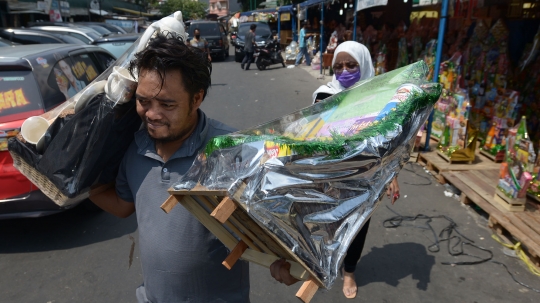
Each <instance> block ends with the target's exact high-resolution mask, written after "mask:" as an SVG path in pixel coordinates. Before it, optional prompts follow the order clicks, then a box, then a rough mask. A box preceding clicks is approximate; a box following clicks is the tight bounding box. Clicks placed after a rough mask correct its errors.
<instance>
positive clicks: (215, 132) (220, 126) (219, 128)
mask: <svg viewBox="0 0 540 303" xmlns="http://www.w3.org/2000/svg"><path fill="white" fill-rule="evenodd" d="M207 123H208V127H209V128H208V134H209V135H210V136H211V137H214V136H220V135H225V134H230V133H233V132H235V131H237V129H235V128H234V127H231V126H228V125H226V124H225V123H223V122H220V121H218V120H214V119H211V118H208V122H207Z"/></svg>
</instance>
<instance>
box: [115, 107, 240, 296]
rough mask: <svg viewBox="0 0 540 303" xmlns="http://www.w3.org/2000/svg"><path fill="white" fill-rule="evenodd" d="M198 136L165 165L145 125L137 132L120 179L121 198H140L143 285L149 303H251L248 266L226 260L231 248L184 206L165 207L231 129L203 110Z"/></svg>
mask: <svg viewBox="0 0 540 303" xmlns="http://www.w3.org/2000/svg"><path fill="white" fill-rule="evenodd" d="M198 114H199V122H198V124H197V128H196V130H195V131H194V132H193V134H192V135H191V136H190V137H189V138H188V139H187V140H186V141H185V142H184V144H182V146H181V147H180V149H178V150H177V151H176V152H175V153H174V155H173V156H172V157H171V158H170V159H169V160H168V161H167V162H166V163H164V162H163V160H162V158H161V157H160V156H159V155H158V154H157V152H156V149H155V144H154V141H153V140H152V139H151V138H150V137H149V136H148V133H147V131H146V129H143V130H140V131H139V132H137V133H136V134H135V140H134V142H133V143H132V144H131V146H130V147H129V149H128V151H127V152H126V154H125V156H124V159H123V160H122V164H121V166H120V171H119V173H118V177H117V180H116V192H117V193H118V196H119V197H120V198H122V199H123V200H126V201H128V202H135V209H136V215H137V223H138V226H139V249H140V252H141V264H142V270H143V280H144V284H143V286H141V287H140V288H139V289H137V298H138V300H139V302H140V303H142V302H144V303H147V302H155V303H157V302H159V303H161V302H205V303H206V302H249V267H248V264H247V262H244V261H238V262H237V263H236V264H235V265H234V267H233V268H232V270H230V271H229V270H227V269H226V268H225V267H224V266H223V265H222V264H221V263H222V262H223V260H225V258H226V257H227V255H228V253H229V251H228V249H227V248H226V247H225V246H224V245H223V244H222V243H221V242H220V241H219V240H218V239H217V238H216V237H214V236H213V235H212V234H211V233H210V232H209V231H208V230H207V229H206V228H205V227H204V226H203V225H202V224H201V223H199V221H198V220H197V219H196V218H195V217H194V216H193V215H191V213H190V212H189V211H187V210H186V209H185V208H184V207H182V206H181V205H180V204H178V205H176V207H174V208H173V210H172V211H171V212H170V213H169V214H166V213H165V212H163V210H161V208H160V205H161V204H162V203H163V202H164V201H165V200H166V199H167V198H168V196H169V194H168V193H167V189H169V188H170V187H171V186H172V185H173V183H174V182H176V181H177V180H178V179H179V178H180V177H181V176H182V175H183V174H184V173H186V171H187V170H188V169H189V168H190V167H191V164H192V163H193V160H194V159H195V157H196V155H197V153H198V151H199V150H201V149H202V148H204V146H205V145H206V143H207V142H208V140H209V139H210V138H212V137H214V136H217V135H222V134H226V133H230V132H232V131H234V130H233V129H232V128H230V127H228V126H226V125H224V124H222V123H221V122H218V121H215V120H212V119H209V118H207V117H206V115H205V114H204V113H203V112H202V111H201V110H199V111H198Z"/></svg>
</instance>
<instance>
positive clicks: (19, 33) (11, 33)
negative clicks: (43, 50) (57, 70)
mask: <svg viewBox="0 0 540 303" xmlns="http://www.w3.org/2000/svg"><path fill="white" fill-rule="evenodd" d="M0 37H2V38H4V39H6V40H9V41H11V42H16V43H19V44H45V43H47V44H48V43H68V44H85V43H84V42H82V41H81V40H79V39H77V38H75V37H72V36H69V35H66V34H60V33H50V32H44V31H38V30H33V29H26V28H2V29H0Z"/></svg>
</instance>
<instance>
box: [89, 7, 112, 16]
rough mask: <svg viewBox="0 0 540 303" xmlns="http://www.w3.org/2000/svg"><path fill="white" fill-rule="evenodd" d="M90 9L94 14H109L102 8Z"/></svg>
mask: <svg viewBox="0 0 540 303" xmlns="http://www.w3.org/2000/svg"><path fill="white" fill-rule="evenodd" d="M88 11H89V12H91V13H92V14H96V15H101V16H107V15H108V14H109V13H108V12H107V11H104V10H102V9H89V10H88Z"/></svg>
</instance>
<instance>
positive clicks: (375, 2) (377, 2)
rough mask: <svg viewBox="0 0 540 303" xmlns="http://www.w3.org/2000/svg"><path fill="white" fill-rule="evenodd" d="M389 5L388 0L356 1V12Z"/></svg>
mask: <svg viewBox="0 0 540 303" xmlns="http://www.w3.org/2000/svg"><path fill="white" fill-rule="evenodd" d="M387 4H388V0H356V11H361V10H363V9H366V8H370V7H374V6H381V5H387Z"/></svg>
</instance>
